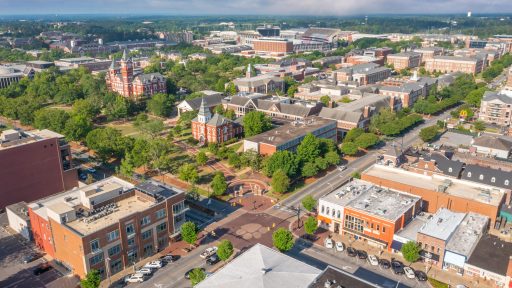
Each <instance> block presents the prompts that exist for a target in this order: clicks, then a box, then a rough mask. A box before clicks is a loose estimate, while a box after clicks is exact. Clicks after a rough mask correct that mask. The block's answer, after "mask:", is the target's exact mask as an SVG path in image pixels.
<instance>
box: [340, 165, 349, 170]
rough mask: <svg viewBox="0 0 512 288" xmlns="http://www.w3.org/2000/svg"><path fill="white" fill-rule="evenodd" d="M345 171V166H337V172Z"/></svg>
mask: <svg viewBox="0 0 512 288" xmlns="http://www.w3.org/2000/svg"><path fill="white" fill-rule="evenodd" d="M345 169H347V166H345V165H340V166H338V170H339V171H343V170H345Z"/></svg>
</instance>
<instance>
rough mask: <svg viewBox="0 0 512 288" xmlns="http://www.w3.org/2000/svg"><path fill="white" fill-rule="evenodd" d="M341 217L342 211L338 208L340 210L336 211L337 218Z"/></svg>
mask: <svg viewBox="0 0 512 288" xmlns="http://www.w3.org/2000/svg"><path fill="white" fill-rule="evenodd" d="M340 217H341V212H340V210H338V211H337V212H336V218H340Z"/></svg>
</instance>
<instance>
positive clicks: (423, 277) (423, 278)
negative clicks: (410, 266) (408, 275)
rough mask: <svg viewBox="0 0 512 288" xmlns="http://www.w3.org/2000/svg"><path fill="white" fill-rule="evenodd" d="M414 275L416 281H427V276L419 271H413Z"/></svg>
mask: <svg viewBox="0 0 512 288" xmlns="http://www.w3.org/2000/svg"><path fill="white" fill-rule="evenodd" d="M414 275H415V276H416V279H418V281H427V279H428V277H427V274H425V272H423V271H420V270H416V271H414Z"/></svg>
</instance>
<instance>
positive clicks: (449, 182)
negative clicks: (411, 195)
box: [364, 164, 504, 206]
mask: <svg viewBox="0 0 512 288" xmlns="http://www.w3.org/2000/svg"><path fill="white" fill-rule="evenodd" d="M364 174H367V175H369V176H374V177H378V178H383V179H387V180H391V181H393V182H396V183H401V184H405V185H410V186H415V187H418V188H423V189H427V190H430V191H436V192H439V193H447V194H450V195H454V196H458V197H461V198H465V199H470V200H473V201H478V202H481V203H485V204H489V205H492V206H498V205H499V204H500V203H501V199H503V195H504V193H503V191H502V190H501V189H498V188H495V187H492V186H489V185H484V184H480V183H474V182H469V181H465V180H460V179H453V178H449V177H447V176H443V175H435V174H434V175H432V176H428V175H422V174H418V173H414V172H409V171H406V170H403V169H400V168H394V167H388V166H383V165H378V164H375V165H373V166H371V167H370V168H368V169H367V170H365V171H364Z"/></svg>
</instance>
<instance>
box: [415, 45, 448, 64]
mask: <svg viewBox="0 0 512 288" xmlns="http://www.w3.org/2000/svg"><path fill="white" fill-rule="evenodd" d="M413 52H416V53H420V54H421V63H425V62H426V61H427V60H428V59H432V58H434V57H435V56H442V55H443V54H444V49H443V48H441V47H423V48H416V49H414V50H413Z"/></svg>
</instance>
